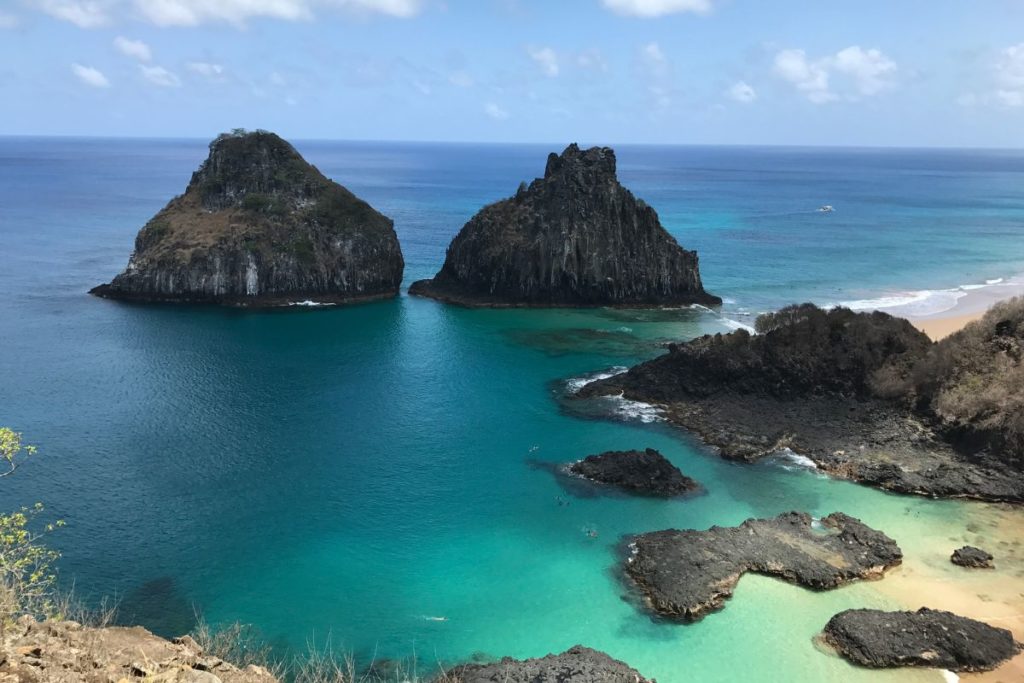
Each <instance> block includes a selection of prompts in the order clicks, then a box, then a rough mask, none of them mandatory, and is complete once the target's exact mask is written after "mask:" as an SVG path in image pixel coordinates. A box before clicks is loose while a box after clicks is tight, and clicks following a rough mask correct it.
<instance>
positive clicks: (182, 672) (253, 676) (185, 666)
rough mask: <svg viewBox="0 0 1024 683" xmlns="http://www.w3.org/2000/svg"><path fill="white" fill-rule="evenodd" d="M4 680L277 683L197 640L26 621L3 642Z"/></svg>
mask: <svg viewBox="0 0 1024 683" xmlns="http://www.w3.org/2000/svg"><path fill="white" fill-rule="evenodd" d="M0 681H5V682H8V681H9V682H10V683H22V682H23V683H37V682H38V683H42V682H43V681H48V682H53V683H120V682H123V681H151V682H152V683H277V678H275V677H274V676H273V675H272V674H271V673H270V672H269V671H267V670H266V669H264V668H262V667H258V666H247V667H245V668H239V667H237V666H234V665H233V664H230V663H228V662H225V661H223V660H222V659H219V658H217V657H212V656H209V655H206V654H204V653H203V651H202V649H201V648H200V647H199V646H198V645H197V644H196V642H195V641H194V640H192V638H189V637H188V636H185V637H183V638H178V639H175V641H174V642H171V641H167V640H164V639H163V638H159V637H157V636H155V635H153V634H152V633H150V632H149V631H147V630H146V629H144V628H141V627H138V626H133V627H119V626H111V627H107V628H91V627H86V626H82V625H81V624H78V623H76V622H73V621H44V622H37V621H36V620H34V619H33V618H32V617H21V618H20V619H18V621H17V622H16V623H14V624H9V625H6V626H5V627H4V629H3V638H2V640H0Z"/></svg>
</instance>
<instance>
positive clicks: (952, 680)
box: [939, 669, 960, 683]
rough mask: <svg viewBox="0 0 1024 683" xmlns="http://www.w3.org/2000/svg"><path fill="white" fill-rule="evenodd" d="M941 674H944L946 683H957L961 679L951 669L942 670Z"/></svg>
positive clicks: (943, 677) (943, 678)
mask: <svg viewBox="0 0 1024 683" xmlns="http://www.w3.org/2000/svg"><path fill="white" fill-rule="evenodd" d="M939 673H941V674H942V680H944V681H946V683H957V682H958V681H959V680H960V677H959V676H957V675H956V674H955V673H953V672H952V671H950V670H949V669H942V670H941V671H940V672H939Z"/></svg>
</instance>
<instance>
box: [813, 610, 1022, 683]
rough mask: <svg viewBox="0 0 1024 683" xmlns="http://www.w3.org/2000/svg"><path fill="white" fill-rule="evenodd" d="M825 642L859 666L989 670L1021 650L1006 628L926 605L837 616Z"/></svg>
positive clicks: (847, 611) (826, 627) (847, 612)
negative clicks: (910, 610) (909, 608)
mask: <svg viewBox="0 0 1024 683" xmlns="http://www.w3.org/2000/svg"><path fill="white" fill-rule="evenodd" d="M823 636H824V641H825V643H827V644H828V645H830V646H831V647H833V648H835V649H836V651H837V652H839V654H840V655H842V656H843V657H845V658H846V659H848V660H850V661H851V662H853V663H854V664H858V665H860V666H866V667H871V668H876V669H878V668H893V667H901V666H924V667H933V668H936V669H948V670H950V671H958V672H971V671H990V670H992V669H994V668H996V667H997V666H999V665H1000V664H1001V663H1003V662H1005V661H1006V660H1008V659H1010V658H1011V657H1013V656H1014V655H1016V654H1017V653H1018V652H1020V645H1018V644H1017V643H1016V642H1014V640H1013V634H1011V633H1010V632H1009V631H1007V630H1006V629H1002V628H996V627H994V626H989V625H988V624H986V623H984V622H981V621H975V620H974V619H968V618H966V617H961V616H958V615H956V614H953V613H951V612H943V611H940V610H932V609H928V608H926V607H922V608H921V609H919V610H917V611H916V612H883V611H881V610H874V609H851V610H846V611H845V612H840V613H839V614H837V615H835V616H834V617H832V619H830V620H829V622H828V625H827V626H825V631H824V633H823Z"/></svg>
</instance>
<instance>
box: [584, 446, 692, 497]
mask: <svg viewBox="0 0 1024 683" xmlns="http://www.w3.org/2000/svg"><path fill="white" fill-rule="evenodd" d="M569 471H570V472H572V473H573V474H578V475H580V476H581V477H585V478H587V479H590V480H591V481H596V482H598V483H601V484H609V485H611V486H615V487H617V488H620V489H623V490H625V491H629V492H631V493H639V494H642V495H647V496H660V497H665V498H668V497H672V496H680V495H683V494H686V493H692V492H693V491H696V490H698V489H699V488H700V485H699V484H698V483H697V482H696V481H694V480H693V479H690V478H689V477H687V476H686V475H684V474H683V473H682V472H680V471H679V468H678V467H676V466H675V465H673V464H672V463H670V462H669V461H668V460H667V459H666V458H665V456H663V455H662V454H661V453H659V452H658V451H656V450H654V449H653V448H647V449H645V450H642V451H607V452H605V453H601V454H599V455H588V456H587V457H586V458H584V459H583V460H580V461H579V462H574V463H573V464H572V465H570V466H569Z"/></svg>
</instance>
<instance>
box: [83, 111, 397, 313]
mask: <svg viewBox="0 0 1024 683" xmlns="http://www.w3.org/2000/svg"><path fill="white" fill-rule="evenodd" d="M403 268H404V261H403V259H402V252H401V249H400V248H399V245H398V238H397V236H396V235H395V231H394V228H393V227H392V222H391V220H390V219H389V218H387V217H385V216H383V215H381V214H380V213H378V212H377V211H375V210H374V209H373V207H371V206H370V205H369V204H367V203H366V202H364V201H362V200H361V199H359V198H358V197H356V196H355V195H353V194H352V193H351V192H349V191H348V190H346V189H345V188H344V187H342V186H341V185H338V184H337V183H334V182H332V181H330V180H328V179H327V178H325V177H324V176H323V174H321V173H320V171H318V170H317V169H316V168H315V167H314V166H311V165H310V164H309V163H307V162H306V161H305V160H304V159H303V158H302V157H301V156H300V155H299V153H298V152H296V151H295V148H294V147H292V146H291V145H290V144H288V143H287V142H285V141H284V140H282V139H281V138H279V137H278V136H276V135H274V134H273V133H267V132H262V131H258V132H255V133H236V134H225V135H221V136H220V137H218V138H217V139H216V140H214V141H213V142H212V143H211V144H210V155H209V157H208V158H207V159H206V161H205V162H203V164H202V166H200V167H199V170H197V171H196V172H195V173H194V174H192V180H191V182H189V184H188V187H187V188H186V190H185V194H183V195H181V196H180V197H176V198H174V199H172V200H171V201H170V203H168V204H167V206H165V207H164V208H163V209H162V210H161V211H160V212H159V213H158V214H157V215H156V216H154V217H153V218H152V219H151V220H150V221H149V222H148V223H147V224H146V225H145V226H144V227H143V228H142V230H141V231H139V234H138V237H136V239H135V251H134V252H133V253H132V256H131V259H130V260H129V261H128V267H127V268H126V269H125V271H124V272H123V273H121V274H120V275H118V276H117V277H115V278H114V280H113V281H112V282H111V283H110V284H106V285H100V286H99V287H96V288H94V289H93V290H92V293H93V294H97V295H99V296H103V297H109V298H114V299H127V300H135V301H152V302H158V301H159V302H196V303H218V304H229V305H242V306H251V305H281V304H286V303H289V302H297V301H305V300H311V301H314V302H320V303H342V302H349V301H358V300H366V299H373V298H380V297H388V296H394V295H395V294H397V293H398V288H399V285H400V284H401V281H402V272H403Z"/></svg>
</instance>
